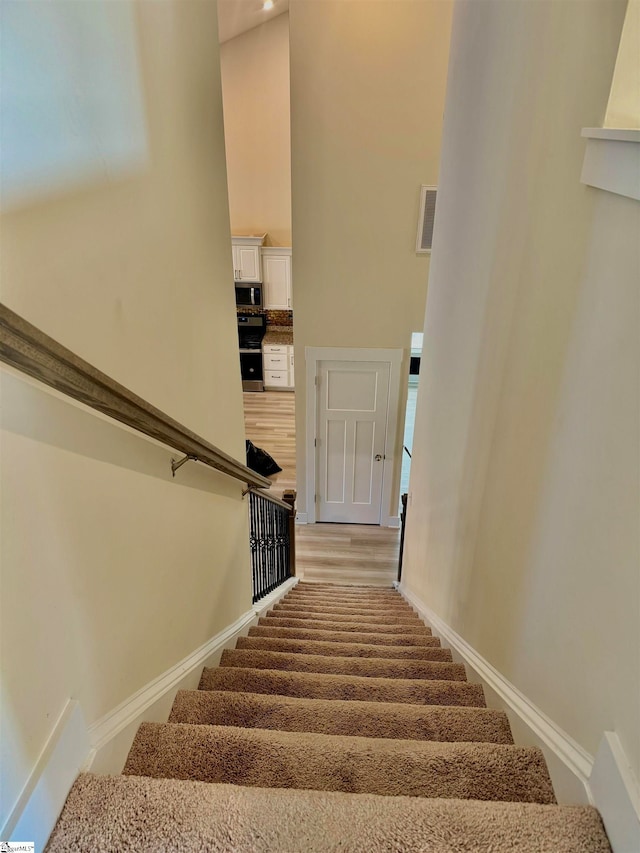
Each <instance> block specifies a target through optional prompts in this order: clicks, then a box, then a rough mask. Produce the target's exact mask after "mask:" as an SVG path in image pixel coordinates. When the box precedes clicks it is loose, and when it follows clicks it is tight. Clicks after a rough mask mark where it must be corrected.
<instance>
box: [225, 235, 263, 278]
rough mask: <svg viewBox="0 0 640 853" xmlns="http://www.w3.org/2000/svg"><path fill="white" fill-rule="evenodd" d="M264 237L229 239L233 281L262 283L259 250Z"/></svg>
mask: <svg viewBox="0 0 640 853" xmlns="http://www.w3.org/2000/svg"><path fill="white" fill-rule="evenodd" d="M265 236H266V235H265V234H263V235H262V236H256V237H232V238H231V248H232V251H233V278H234V280H235V281H262V264H261V257H260V250H261V248H262V244H263V243H264V238H265Z"/></svg>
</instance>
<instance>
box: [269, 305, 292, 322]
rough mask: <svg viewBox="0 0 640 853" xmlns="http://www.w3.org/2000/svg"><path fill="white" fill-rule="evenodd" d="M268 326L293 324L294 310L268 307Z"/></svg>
mask: <svg viewBox="0 0 640 853" xmlns="http://www.w3.org/2000/svg"><path fill="white" fill-rule="evenodd" d="M266 313H267V326H293V311H271V310H270V309H267V312H266Z"/></svg>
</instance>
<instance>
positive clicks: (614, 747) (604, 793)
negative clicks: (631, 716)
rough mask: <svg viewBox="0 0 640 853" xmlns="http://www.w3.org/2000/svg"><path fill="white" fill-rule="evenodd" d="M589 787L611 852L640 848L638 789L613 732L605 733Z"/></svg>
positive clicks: (624, 852)
mask: <svg viewBox="0 0 640 853" xmlns="http://www.w3.org/2000/svg"><path fill="white" fill-rule="evenodd" d="M589 787H590V788H591V793H592V796H593V804H594V805H595V806H596V808H597V809H598V811H599V812H600V816H601V817H602V822H603V823H604V828H605V829H606V831H607V836H608V837H609V843H610V844H611V849H612V850H613V853H629V851H631V850H640V788H639V786H638V780H637V779H636V778H635V776H634V774H633V770H632V769H631V766H630V764H629V761H628V760H627V757H626V755H625V753H624V750H623V749H622V744H621V743H620V739H619V738H618V735H617V734H616V733H615V732H605V733H604V736H603V738H602V740H601V742H600V747H599V749H598V752H597V754H596V760H595V764H594V765H593V771H592V773H591V778H590V779H589Z"/></svg>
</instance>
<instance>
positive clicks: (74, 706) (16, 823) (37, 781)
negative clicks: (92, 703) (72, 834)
mask: <svg viewBox="0 0 640 853" xmlns="http://www.w3.org/2000/svg"><path fill="white" fill-rule="evenodd" d="M88 752H89V737H88V733H87V726H86V723H85V720H84V716H83V714H82V708H81V707H80V703H79V702H78V701H77V699H69V700H68V701H67V703H66V705H65V707H64V708H63V710H62V713H61V714H60V716H59V717H58V720H57V721H56V724H55V725H54V727H53V729H52V731H51V734H50V735H49V737H48V739H47V742H46V743H45V745H44V748H43V750H42V752H41V753H40V755H39V757H38V760H37V761H36V764H35V766H34V768H33V770H32V771H31V774H30V776H29V778H28V779H27V782H26V784H25V786H24V788H23V789H22V791H21V793H20V796H19V797H18V799H17V801H16V804H15V805H14V807H13V809H12V810H11V813H10V814H9V817H8V818H7V820H6V821H5V824H4V826H3V827H2V828H1V829H0V838H3V839H5V840H7V841H11V840H15V841H33V842H35V849H36V850H43V849H44V846H45V844H46V843H47V840H48V838H49V836H50V835H51V832H52V830H53V827H54V826H55V825H56V821H57V820H58V816H59V815H60V812H61V811H62V807H63V806H64V802H65V800H66V799H67V795H68V793H69V790H70V788H71V786H72V785H73V783H74V781H75V779H76V776H77V775H78V773H79V771H80V768H81V767H82V764H83V762H84V761H85V759H86V757H87V753H88Z"/></svg>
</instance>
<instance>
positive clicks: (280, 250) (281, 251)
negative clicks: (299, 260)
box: [260, 246, 291, 258]
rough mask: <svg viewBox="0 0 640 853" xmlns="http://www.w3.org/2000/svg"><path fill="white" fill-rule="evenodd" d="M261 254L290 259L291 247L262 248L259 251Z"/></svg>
mask: <svg viewBox="0 0 640 853" xmlns="http://www.w3.org/2000/svg"><path fill="white" fill-rule="evenodd" d="M260 252H261V254H263V255H266V256H267V257H268V256H269V255H275V256H276V257H279V256H280V255H286V256H287V257H289V258H290V257H291V246H262V247H261V249H260Z"/></svg>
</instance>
